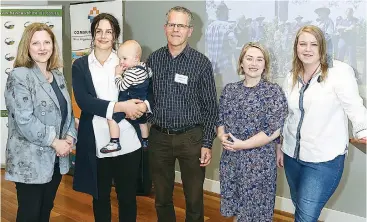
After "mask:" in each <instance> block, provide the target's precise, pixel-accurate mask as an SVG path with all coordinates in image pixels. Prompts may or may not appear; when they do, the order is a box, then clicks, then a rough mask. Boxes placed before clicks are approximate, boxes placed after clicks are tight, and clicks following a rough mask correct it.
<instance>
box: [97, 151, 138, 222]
mask: <svg viewBox="0 0 367 222" xmlns="http://www.w3.org/2000/svg"><path fill="white" fill-rule="evenodd" d="M140 159H141V150H140V149H138V150H136V151H134V152H131V153H128V154H124V155H121V156H117V157H106V158H97V186H98V199H96V198H93V212H94V219H95V221H96V222H109V221H111V199H110V194H111V187H112V179H113V180H114V182H115V190H116V193H117V201H118V204H119V221H120V222H135V221H136V215H137V210H136V183H137V177H138V172H139V164H140Z"/></svg>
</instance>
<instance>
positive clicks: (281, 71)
mask: <svg viewBox="0 0 367 222" xmlns="http://www.w3.org/2000/svg"><path fill="white" fill-rule="evenodd" d="M206 12H207V17H208V24H207V26H206V30H205V42H206V47H205V51H206V55H207V56H208V57H209V59H210V60H211V62H212V63H213V68H214V72H215V74H216V82H217V84H218V87H219V88H221V87H224V86H225V84H227V83H229V82H235V81H238V80H239V76H238V75H237V74H236V71H235V67H236V64H237V62H238V61H236V59H237V58H238V57H239V53H240V51H241V49H242V46H243V45H244V44H246V43H247V42H260V43H262V44H263V45H265V47H267V48H268V49H269V51H270V56H271V61H272V63H271V74H272V79H273V80H275V81H278V82H281V80H282V78H284V76H285V75H286V74H287V73H288V72H289V71H290V68H291V62H292V61H291V59H292V53H293V52H292V50H293V42H294V38H295V35H296V32H297V31H298V29H299V28H300V27H302V26H304V25H307V24H312V25H316V26H318V27H319V28H321V29H322V31H323V32H324V33H325V34H326V38H327V53H328V54H330V55H332V57H333V58H334V59H336V60H340V61H344V62H346V63H348V64H349V65H351V66H352V67H353V68H354V71H355V74H356V78H357V81H358V84H359V86H360V92H361V94H362V95H365V88H366V1H361V0H348V1H336V0H329V1H311V0H288V1H278V0H272V1H271V0H268V1H227V0H224V1H223V0H221V1H219V0H218V1H214V0H207V1H206Z"/></svg>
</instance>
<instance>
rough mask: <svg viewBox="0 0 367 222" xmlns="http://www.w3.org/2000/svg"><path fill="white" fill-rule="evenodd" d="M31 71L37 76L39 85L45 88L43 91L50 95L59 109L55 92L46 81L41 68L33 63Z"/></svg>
mask: <svg viewBox="0 0 367 222" xmlns="http://www.w3.org/2000/svg"><path fill="white" fill-rule="evenodd" d="M32 71H33V72H34V74H35V75H36V76H37V78H38V80H39V81H40V85H41V86H42V88H43V89H44V90H45V92H46V93H47V94H48V95H49V96H50V98H51V99H52V101H53V102H54V103H55V104H56V106H57V107H58V108H59V109H60V104H59V101H58V100H57V97H56V94H55V92H54V90H53V89H52V86H51V84H50V83H49V82H48V81H47V79H46V77H45V76H44V75H43V73H42V72H41V70H40V69H39V67H38V66H37V65H34V66H33V68H32Z"/></svg>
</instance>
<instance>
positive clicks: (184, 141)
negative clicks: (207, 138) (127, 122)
mask: <svg viewBox="0 0 367 222" xmlns="http://www.w3.org/2000/svg"><path fill="white" fill-rule="evenodd" d="M202 136H203V133H202V128H201V127H199V126H198V127H195V128H193V129H190V130H188V131H186V132H184V133H181V134H177V135H168V134H165V133H163V132H160V131H158V130H157V129H155V128H154V126H153V127H152V128H151V131H150V135H149V162H150V169H151V174H152V179H153V184H154V191H155V208H156V211H157V216H158V222H175V221H176V215H175V211H174V206H173V200H172V195H173V189H174V180H175V161H176V159H178V162H179V164H180V170H181V179H182V184H183V190H184V195H185V200H186V222H203V221H204V203H203V184H204V179H205V168H204V167H200V160H199V158H200V156H201V147H202Z"/></svg>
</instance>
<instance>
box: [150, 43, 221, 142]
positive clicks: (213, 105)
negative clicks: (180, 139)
mask: <svg viewBox="0 0 367 222" xmlns="http://www.w3.org/2000/svg"><path fill="white" fill-rule="evenodd" d="M147 66H148V67H150V68H151V69H152V71H153V76H152V84H153V85H152V86H153V104H151V108H152V115H150V116H148V121H149V122H151V123H152V124H156V125H158V126H160V127H163V128H168V129H177V128H182V127H185V126H190V125H194V124H200V125H202V127H203V145H202V146H203V147H205V148H211V147H212V144H213V140H214V138H215V135H216V133H215V123H216V122H217V120H218V103H217V93H216V87H215V81H214V76H213V68H212V65H211V63H210V61H209V59H208V58H207V57H206V56H205V55H203V54H202V53H200V52H198V51H196V50H195V49H193V48H191V47H190V46H186V48H185V49H184V50H183V51H182V52H181V53H180V54H179V55H178V56H176V57H172V55H171V53H170V52H169V50H168V47H167V46H165V47H162V48H160V49H158V50H157V51H155V52H153V53H152V54H151V55H150V56H149V58H148V61H147Z"/></svg>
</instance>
